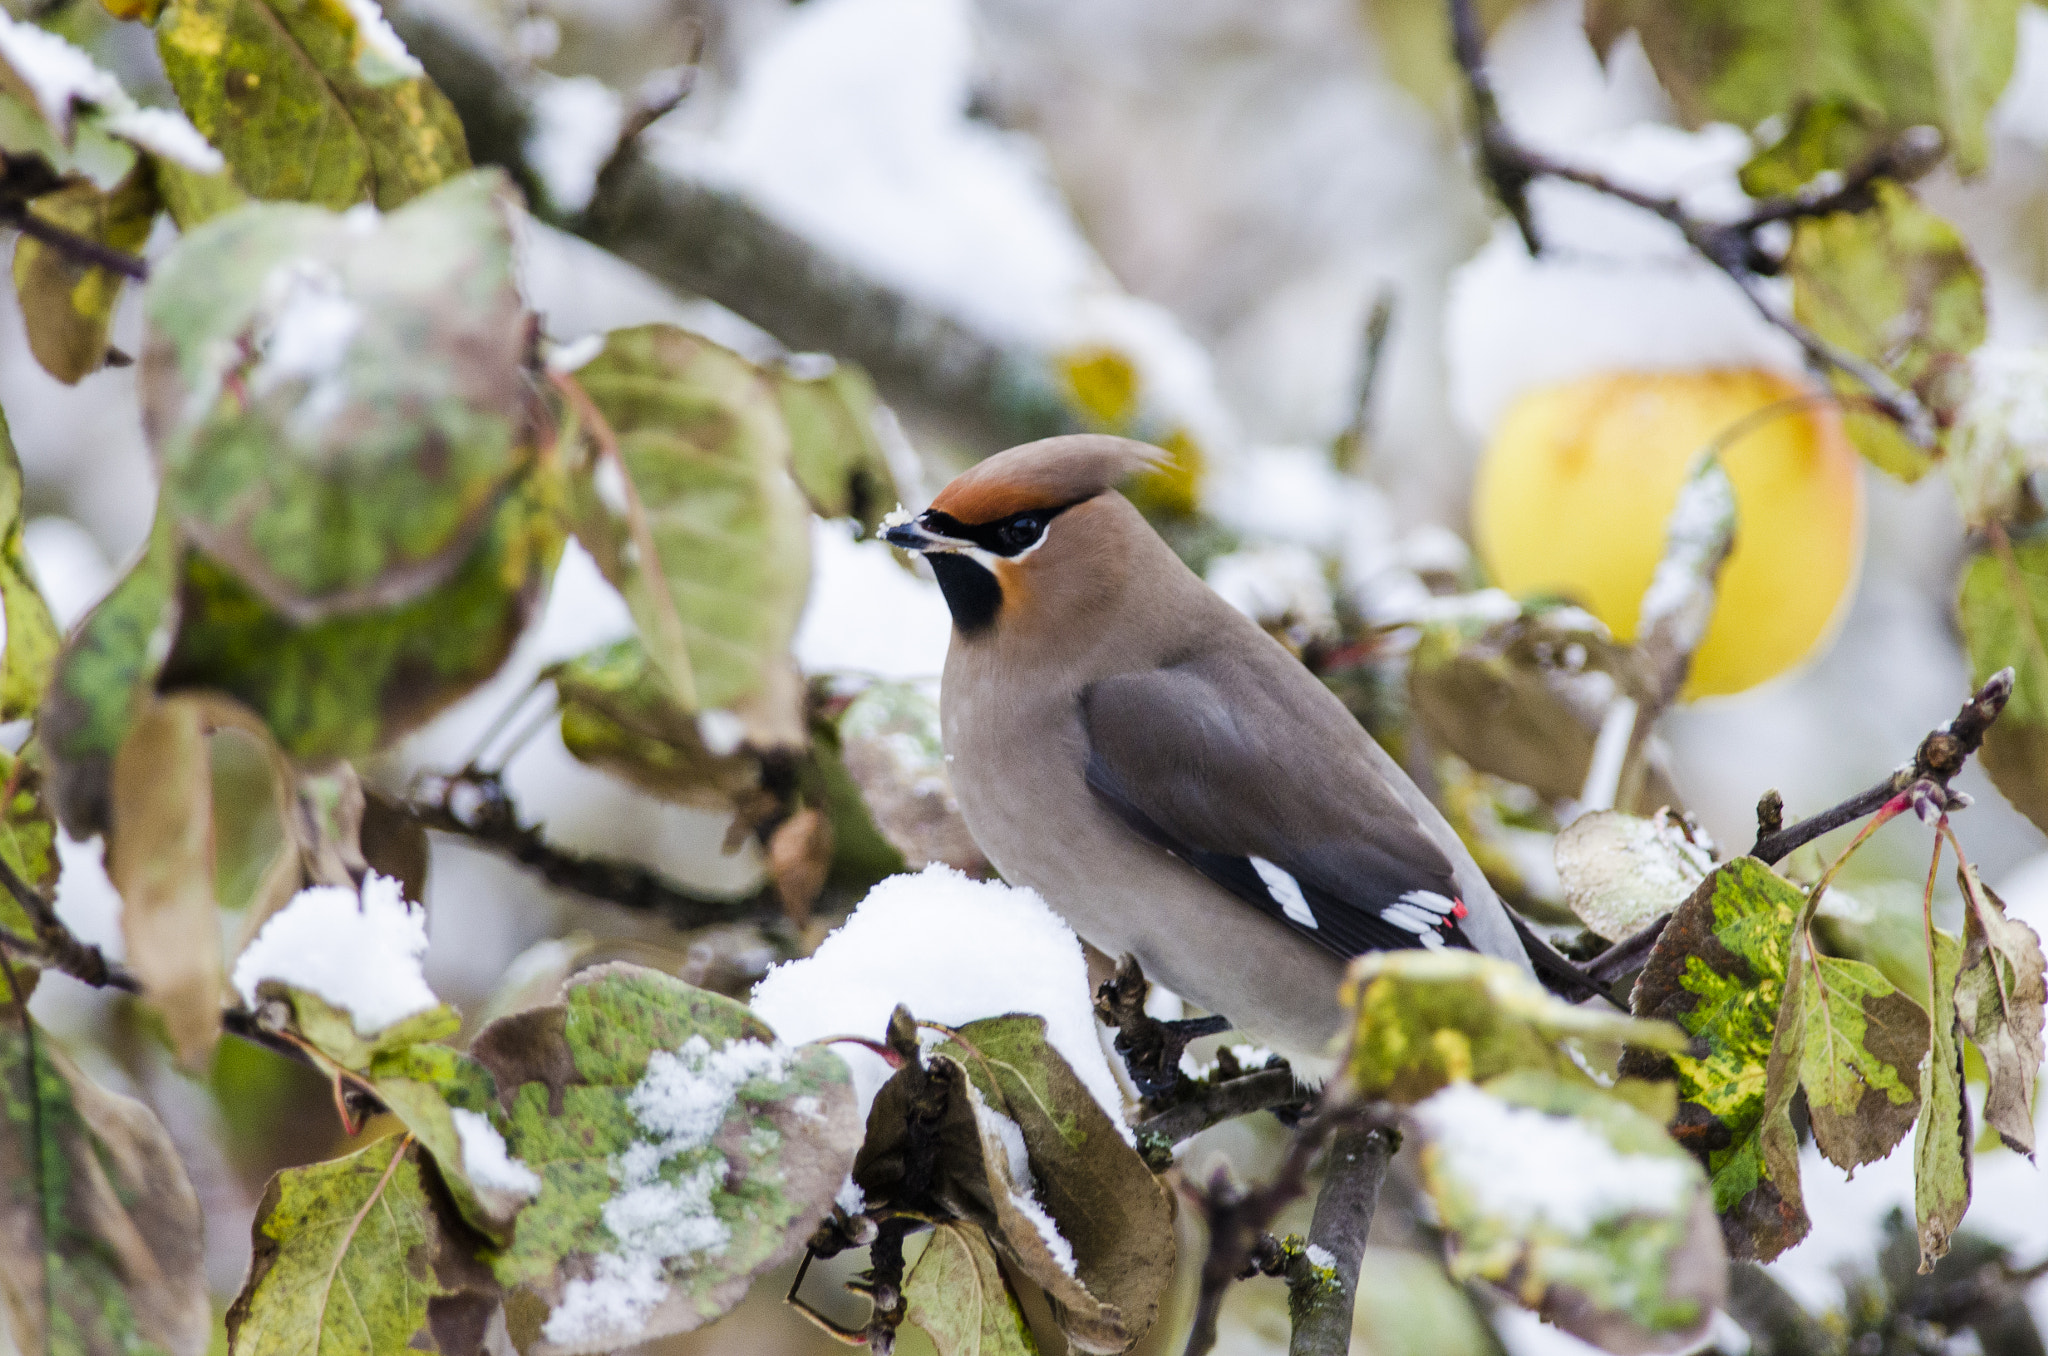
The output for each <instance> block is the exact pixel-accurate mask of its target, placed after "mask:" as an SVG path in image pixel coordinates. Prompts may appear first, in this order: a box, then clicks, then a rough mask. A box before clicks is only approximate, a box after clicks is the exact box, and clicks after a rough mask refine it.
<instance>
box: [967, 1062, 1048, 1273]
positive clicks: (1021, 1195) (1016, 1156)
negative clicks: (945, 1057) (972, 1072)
mask: <svg viewBox="0 0 2048 1356" xmlns="http://www.w3.org/2000/svg"><path fill="white" fill-rule="evenodd" d="M967 1096H968V1098H969V1100H971V1101H972V1102H973V1103H974V1120H975V1123H976V1124H977V1125H979V1126H980V1127H981V1133H982V1142H983V1143H984V1144H986V1143H987V1142H988V1141H989V1140H991V1139H993V1140H994V1141H995V1142H996V1143H997V1144H999V1145H1001V1146H1002V1150H1003V1162H1002V1163H1001V1165H1000V1167H1001V1169H1002V1171H1003V1175H1004V1177H1005V1178H1006V1179H1007V1180H1008V1182H1009V1186H1010V1204H1011V1205H1012V1206H1014V1207H1015V1208H1016V1211H1017V1213H1018V1214H1020V1215H1022V1216H1023V1217H1024V1218H1025V1219H1028V1220H1030V1221H1031V1227H1032V1228H1034V1229H1036V1230H1037V1231H1038V1237H1039V1238H1040V1239H1041V1240H1042V1241H1043V1242H1044V1243H1045V1248H1046V1251H1047V1252H1050V1253H1051V1254H1052V1259H1053V1261H1055V1262H1057V1263H1059V1266H1060V1270H1062V1271H1064V1272H1066V1273H1067V1274H1068V1275H1069V1276H1071V1275H1073V1274H1074V1245H1073V1244H1071V1243H1069V1242H1067V1239H1066V1235H1064V1234H1062V1233H1061V1232H1060V1227H1059V1225H1057V1224H1055V1223H1053V1218H1052V1216H1051V1215H1049V1214H1047V1213H1046V1210H1045V1207H1044V1206H1042V1205H1040V1204H1039V1203H1038V1195H1037V1193H1036V1191H1035V1190H1034V1189H1033V1182H1032V1178H1031V1156H1030V1154H1029V1152H1028V1151H1027V1150H1026V1148H1025V1146H1024V1127H1023V1126H1021V1125H1019V1124H1017V1122H1015V1121H1013V1120H1011V1119H1010V1118H1009V1117H1008V1116H1005V1115H1004V1114H1003V1113H1002V1112H1000V1111H998V1110H996V1109H995V1108H994V1107H992V1106H990V1105H989V1104H988V1103H987V1102H985V1101H983V1100H982V1097H981V1091H980V1089H978V1088H976V1087H975V1086H974V1085H973V1084H971V1083H970V1084H968V1086H967Z"/></svg>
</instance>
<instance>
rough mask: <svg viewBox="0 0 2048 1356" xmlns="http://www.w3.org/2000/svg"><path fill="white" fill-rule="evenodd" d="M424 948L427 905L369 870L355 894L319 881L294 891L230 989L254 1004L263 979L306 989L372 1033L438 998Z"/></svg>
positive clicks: (363, 1032)
mask: <svg viewBox="0 0 2048 1356" xmlns="http://www.w3.org/2000/svg"><path fill="white" fill-rule="evenodd" d="M426 952H427V914H426V910H424V909H422V908H420V907H419V906H418V905H415V904H408V903H407V902H406V900H405V896H404V894H403V893H402V891H401V888H400V886H399V883H398V882H397V881H395V880H393V879H392V878H391V877H389V876H380V875H378V874H377V873H376V872H374V871H372V872H371V873H370V874H369V875H367V876H365V877H363V886H362V892H361V893H360V894H358V893H357V892H356V891H354V890H349V889H344V888H343V887H341V886H338V885H316V886H313V887H312V888H310V889H306V890H301V891H299V892H298V893H297V894H296V895H293V896H292V899H291V902H290V903H289V904H286V905H285V906H284V908H283V909H281V910H279V911H278V912H277V914H276V915H275V916H273V917H272V918H271V919H270V921H269V922H267V923H265V924H264V925H263V930H262V931H261V932H259V933H257V934H256V940H255V941H253V942H251V943H249V945H248V948H247V949H246V950H244V951H243V952H242V954H241V957H240V959H238V960H236V962H235V973H234V984H235V991H236V992H237V993H239V994H241V995H242V1001H243V1002H244V1003H246V1004H248V1005H249V1006H250V1007H252V1008H253V1007H254V1006H256V1001H257V1000H256V991H257V988H258V986H259V985H261V984H262V983H263V981H265V980H275V981H276V982H278V983H280V984H284V985H288V986H289V987H291V988H294V989H304V990H306V991H307V992H308V993H313V994H317V995H319V996H320V997H321V998H323V999H325V1000H326V1001H327V1002H328V1003H329V1004H331V1005H332V1006H334V1007H337V1008H343V1009H346V1010H347V1011H348V1013H349V1015H350V1016H351V1017H352V1018H353V1019H354V1023H355V1029H356V1034H357V1035H360V1036H366V1037H367V1036H374V1035H376V1034H377V1033H378V1032H379V1031H382V1030H384V1029H385V1028H386V1027H389V1026H393V1025H395V1024H396V1023H398V1022H402V1021H404V1020H405V1019H406V1018H408V1017H410V1016H412V1015H414V1014H415V1013H420V1012H425V1011H427V1010H428V1009H430V1008H432V1007H435V1006H436V1005H438V1004H439V1002H440V1000H439V999H437V998H436V997H434V991H433V990H432V989H430V988H428V987H427V980H426V976H425V975H424V974H422V973H421V971H420V958H421V957H423V956H424V955H426Z"/></svg>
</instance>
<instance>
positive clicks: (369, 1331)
mask: <svg viewBox="0 0 2048 1356" xmlns="http://www.w3.org/2000/svg"><path fill="white" fill-rule="evenodd" d="M255 1244H256V1251H255V1257H254V1259H253V1260H252V1261H251V1263H250V1266H249V1276H248V1279H247V1280H246V1281H245V1282H244V1283H243V1286H242V1292H241V1294H240V1295H238V1296H236V1298H235V1302H234V1304H233V1306H232V1307H230V1308H229V1310H228V1314H227V1330H228V1340H229V1342H230V1343H231V1344H232V1346H233V1347H234V1349H235V1350H237V1351H252V1352H270V1351H293V1352H303V1353H306V1356H354V1354H355V1353H359V1352H382V1351H404V1350H407V1349H408V1348H411V1347H413V1346H414V1345H415V1343H414V1340H413V1339H414V1337H415V1335H417V1334H419V1333H420V1332H421V1330H422V1329H425V1328H426V1327H427V1326H428V1323H429V1317H430V1312H431V1308H432V1305H433V1301H434V1300H435V1299H437V1298H439V1297H441V1296H443V1295H445V1294H448V1293H449V1289H450V1288H449V1287H448V1286H447V1285H446V1284H445V1283H444V1282H443V1281H442V1279H441V1278H440V1277H439V1276H438V1275H437V1270H438V1269H440V1268H441V1267H444V1266H452V1265H453V1264H454V1261H455V1258H454V1254H455V1251H456V1248H457V1246H458V1245H457V1244H456V1243H455V1241H454V1239H453V1238H451V1237H450V1236H449V1234H448V1233H447V1232H446V1226H445V1224H444V1223H443V1221H442V1220H441V1218H440V1216H439V1214H438V1213H437V1211H436V1208H435V1206H434V1203H433V1200H432V1198H431V1196H430V1195H429V1193H428V1190H427V1187H426V1183H425V1179H424V1177H423V1175H422V1173H421V1172H420V1164H419V1155H418V1153H417V1152H416V1150H415V1149H414V1147H413V1141H412V1138H411V1137H410V1136H408V1135H390V1136H387V1137H386V1138H384V1139H381V1140H378V1141H377V1142H376V1143H374V1144H372V1145H370V1146H369V1147H367V1148H365V1149H360V1150H358V1151H357V1152H355V1153H353V1154H350V1155H349V1156H348V1157H346V1158H339V1159H335V1160H333V1161H331V1162H325V1163H314V1164H311V1165H309V1166H307V1167H303V1168H287V1169H286V1170H285V1171H283V1172H281V1173H279V1174H278V1175H277V1176H276V1177H274V1178H272V1179H271V1182H270V1188H269V1190H268V1191H266V1192H265V1193H264V1196H263V1200H262V1203H261V1204H260V1205H258V1206H257V1208H256V1228H255Z"/></svg>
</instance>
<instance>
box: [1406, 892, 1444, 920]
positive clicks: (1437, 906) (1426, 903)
mask: <svg viewBox="0 0 2048 1356" xmlns="http://www.w3.org/2000/svg"><path fill="white" fill-rule="evenodd" d="M1401 902H1402V903H1403V904H1413V905H1414V906H1415V907H1416V908H1418V909H1428V910H1429V911H1430V912H1431V913H1434V914H1442V915H1443V916H1444V917H1447V918H1448V917H1449V916H1450V914H1451V911H1452V910H1453V909H1455V908H1457V907H1458V901H1457V900H1455V899H1450V898H1447V897H1446V896H1444V895H1440V894H1438V893H1437V892H1436V891H1434V890H1410V891H1409V892H1408V893H1407V894H1405V895H1402V896H1401Z"/></svg>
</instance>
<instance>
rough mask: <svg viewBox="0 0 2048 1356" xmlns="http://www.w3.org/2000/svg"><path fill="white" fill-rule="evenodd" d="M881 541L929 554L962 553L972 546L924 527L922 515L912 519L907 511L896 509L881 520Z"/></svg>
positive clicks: (968, 542)
mask: <svg viewBox="0 0 2048 1356" xmlns="http://www.w3.org/2000/svg"><path fill="white" fill-rule="evenodd" d="M882 540H883V541H885V542H888V543H889V544H890V545H891V546H900V547H902V548H903V549H904V550H906V551H916V552H918V553H920V554H930V553H931V552H934V551H962V550H966V549H968V548H969V547H972V546H973V545H974V543H973V542H970V541H962V540H961V539H960V538H958V537H947V536H942V535H940V534H939V533H937V532H934V531H932V530H931V529H930V528H928V527H926V526H925V525H924V515H923V514H919V515H917V516H916V517H912V516H911V514H910V511H909V510H908V509H897V510H896V511H895V512H894V513H892V514H890V515H889V516H888V517H886V518H884V519H882Z"/></svg>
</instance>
